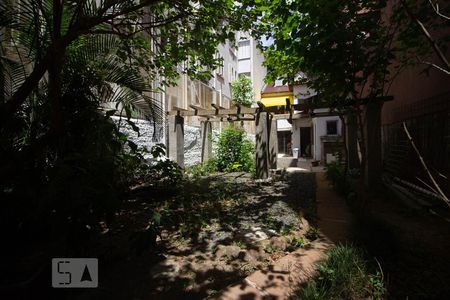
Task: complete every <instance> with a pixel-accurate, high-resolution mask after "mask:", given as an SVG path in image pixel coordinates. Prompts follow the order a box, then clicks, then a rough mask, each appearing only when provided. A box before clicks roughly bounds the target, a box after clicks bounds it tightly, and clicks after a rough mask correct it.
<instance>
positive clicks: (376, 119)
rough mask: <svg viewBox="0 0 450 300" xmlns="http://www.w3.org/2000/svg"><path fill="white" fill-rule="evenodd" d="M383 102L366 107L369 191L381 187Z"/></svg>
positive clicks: (366, 180) (365, 126)
mask: <svg viewBox="0 0 450 300" xmlns="http://www.w3.org/2000/svg"><path fill="white" fill-rule="evenodd" d="M382 107H383V102H381V101H376V100H374V101H371V102H369V103H368V104H367V105H366V107H365V124H364V133H365V148H366V161H365V170H364V183H365V185H366V187H367V188H368V189H376V188H377V187H378V186H380V185H381V173H382V170H383V162H382V155H381V108H382Z"/></svg>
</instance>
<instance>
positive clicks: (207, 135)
mask: <svg viewBox="0 0 450 300" xmlns="http://www.w3.org/2000/svg"><path fill="white" fill-rule="evenodd" d="M211 135H212V125H211V122H210V121H204V122H202V162H205V161H208V160H209V159H210V158H211V157H212V140H211Z"/></svg>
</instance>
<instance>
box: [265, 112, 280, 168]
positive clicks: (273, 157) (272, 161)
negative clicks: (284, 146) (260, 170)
mask: <svg viewBox="0 0 450 300" xmlns="http://www.w3.org/2000/svg"><path fill="white" fill-rule="evenodd" d="M268 125H269V127H270V128H269V129H268V130H267V132H268V134H269V136H268V139H269V149H268V151H269V169H276V168H277V159H278V136H277V120H275V118H274V117H273V116H272V115H269V123H268Z"/></svg>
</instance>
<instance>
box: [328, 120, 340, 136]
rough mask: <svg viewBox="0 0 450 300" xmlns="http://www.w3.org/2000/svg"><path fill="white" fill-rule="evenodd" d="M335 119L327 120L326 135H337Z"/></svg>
mask: <svg viewBox="0 0 450 300" xmlns="http://www.w3.org/2000/svg"><path fill="white" fill-rule="evenodd" d="M337 134H338V132H337V121H336V120H334V121H327V135H337Z"/></svg>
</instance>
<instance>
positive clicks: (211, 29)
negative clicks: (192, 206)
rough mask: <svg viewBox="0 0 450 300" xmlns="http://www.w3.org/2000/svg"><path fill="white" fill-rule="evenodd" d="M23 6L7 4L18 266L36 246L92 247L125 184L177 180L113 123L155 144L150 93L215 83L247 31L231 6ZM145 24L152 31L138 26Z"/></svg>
mask: <svg viewBox="0 0 450 300" xmlns="http://www.w3.org/2000/svg"><path fill="white" fill-rule="evenodd" d="M16 2H17V1H2V2H1V3H0V35H1V38H0V165H1V166H2V167H1V170H0V198H1V199H2V200H4V207H3V209H2V212H1V213H0V228H1V233H2V236H3V237H4V239H5V241H8V242H7V243H6V244H8V245H10V246H11V247H10V248H8V249H10V250H11V253H13V254H15V255H19V253H18V251H14V249H13V248H16V249H20V250H21V251H24V252H25V251H28V250H29V249H30V250H29V251H33V248H32V247H29V244H32V243H33V242H34V241H36V240H38V241H39V242H41V241H43V240H46V239H47V238H48V239H50V240H58V241H59V240H64V238H65V237H67V240H69V241H71V242H72V243H74V244H78V243H77V242H78V240H79V239H85V238H86V239H87V238H88V237H89V233H90V232H92V231H93V229H94V228H96V224H97V222H98V221H99V220H105V219H106V220H107V221H108V222H110V221H111V219H112V217H113V216H114V215H115V211H116V210H117V209H118V207H119V205H120V198H121V194H122V193H123V192H125V191H126V189H127V187H128V185H129V184H130V183H133V182H136V181H137V180H140V179H142V178H145V179H146V180H149V181H154V182H155V184H157V185H159V184H161V185H172V184H176V182H178V181H179V180H181V170H180V168H179V167H178V166H177V165H176V164H174V163H173V162H171V161H168V160H164V159H161V158H160V157H161V154H162V149H161V148H160V147H156V148H154V149H153V151H152V153H153V154H154V156H155V157H156V158H158V159H156V161H155V162H154V164H149V163H147V162H146V161H144V159H143V154H144V153H145V152H146V150H145V149H139V148H138V147H137V145H136V144H134V143H133V142H132V141H130V140H129V139H128V138H127V137H126V136H125V135H124V134H122V133H121V132H120V130H119V128H118V126H115V125H114V123H113V122H112V119H111V116H112V115H113V114H115V113H121V115H122V116H124V119H123V121H124V122H127V123H128V124H129V125H130V126H131V127H132V128H133V130H135V131H137V132H138V133H139V128H138V127H137V126H136V124H134V123H133V122H132V120H131V117H132V116H140V117H142V118H145V119H148V120H149V122H151V123H152V124H153V125H154V126H155V132H156V131H157V129H158V125H160V124H161V123H162V118H163V110H162V107H160V106H159V104H158V101H154V99H153V98H152V97H151V96H150V95H153V94H154V92H159V91H160V87H155V86H154V85H153V84H152V83H153V82H154V81H155V80H156V79H163V80H162V85H163V86H164V85H170V84H173V83H174V82H176V80H177V78H178V76H179V74H180V71H181V73H185V74H188V75H189V76H190V77H191V78H194V79H196V78H198V79H207V78H209V77H210V76H211V74H210V73H211V72H210V71H211V70H213V69H215V68H216V67H217V66H218V65H220V64H221V61H219V60H218V59H216V58H214V54H215V53H216V51H217V46H218V45H219V44H221V43H224V42H225V41H226V40H230V41H231V42H233V39H234V31H233V30H234V29H236V28H239V29H242V28H247V27H248V26H249V24H250V23H251V22H252V19H250V18H242V15H250V13H249V12H247V10H246V8H245V7H240V6H237V5H236V4H235V3H234V2H233V1H228V0H219V1H198V2H196V3H195V4H193V3H191V2H189V1H184V2H183V1H181V2H177V3H176V4H174V3H173V1H164V0H163V1H151V0H142V1H138V2H135V1H125V0H119V1H112V2H111V1H81V2H80V1H54V2H53V3H52V2H51V1H38V2H39V3H38V4H37V2H36V1H32V0H24V1H20V5H16V4H17V3H16ZM149 14H151V19H152V20H153V21H154V22H153V21H152V22H151V23H152V25H149V22H140V21H142V20H144V21H147V20H148V17H149ZM119 19H120V22H117V20H119ZM187 24H188V25H187ZM150 26H151V28H149V27H150ZM149 36H151V37H152V38H151V39H150V38H149ZM152 41H155V43H153V42H152ZM177 65H179V66H180V68H177V67H176V66H177ZM25 79H27V80H25ZM105 103H108V105H105V107H106V108H107V109H110V110H109V111H108V112H106V113H104V112H103V111H102V110H100V109H99V107H101V106H103V105H104V104H105ZM110 104H112V105H113V106H112V107H111V106H110ZM87 228H88V229H89V228H91V229H92V230H91V229H90V230H88V229H87ZM5 248H6V247H5ZM69 248H70V247H68V249H69ZM8 249H6V250H8ZM16 253H17V254H16ZM7 257H11V256H10V255H7Z"/></svg>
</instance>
